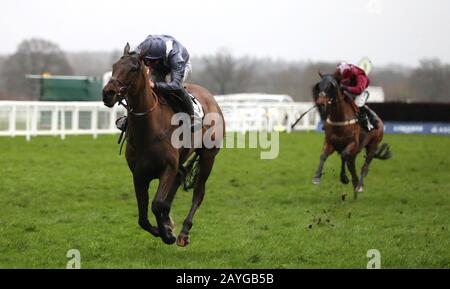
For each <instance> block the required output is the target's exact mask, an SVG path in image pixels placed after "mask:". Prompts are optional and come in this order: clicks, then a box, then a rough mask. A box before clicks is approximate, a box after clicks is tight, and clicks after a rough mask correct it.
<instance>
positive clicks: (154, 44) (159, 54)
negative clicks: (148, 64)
mask: <svg viewBox="0 0 450 289" xmlns="http://www.w3.org/2000/svg"><path fill="white" fill-rule="evenodd" d="M136 52H137V53H139V54H140V55H142V56H143V58H144V60H146V61H155V60H159V59H161V58H163V57H164V56H165V54H166V44H165V42H164V40H163V39H160V38H150V37H149V38H148V39H147V40H146V41H144V42H143V43H142V44H141V45H139V46H138V48H137V49H136Z"/></svg>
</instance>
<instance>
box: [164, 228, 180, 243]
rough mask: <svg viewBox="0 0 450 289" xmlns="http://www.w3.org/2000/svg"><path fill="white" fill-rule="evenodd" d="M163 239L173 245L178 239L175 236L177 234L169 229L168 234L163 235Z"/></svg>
mask: <svg viewBox="0 0 450 289" xmlns="http://www.w3.org/2000/svg"><path fill="white" fill-rule="evenodd" d="M161 239H162V240H163V242H164V244H166V245H172V244H174V243H175V241H176V240H177V239H176V238H175V236H174V235H173V234H172V231H171V230H168V231H167V234H165V236H164V237H161Z"/></svg>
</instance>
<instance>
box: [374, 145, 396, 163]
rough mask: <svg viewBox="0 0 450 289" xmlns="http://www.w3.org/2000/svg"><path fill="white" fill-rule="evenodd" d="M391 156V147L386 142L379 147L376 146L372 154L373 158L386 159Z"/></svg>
mask: <svg viewBox="0 0 450 289" xmlns="http://www.w3.org/2000/svg"><path fill="white" fill-rule="evenodd" d="M391 157H392V153H391V147H390V146H389V145H388V144H387V143H385V144H382V145H381V147H379V148H378V150H377V152H376V153H375V156H374V158H376V159H379V160H388V159H390V158H391Z"/></svg>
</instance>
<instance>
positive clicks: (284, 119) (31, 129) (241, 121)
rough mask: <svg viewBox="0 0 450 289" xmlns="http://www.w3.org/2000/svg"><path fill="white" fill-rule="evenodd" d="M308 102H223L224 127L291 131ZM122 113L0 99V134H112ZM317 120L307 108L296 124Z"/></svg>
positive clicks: (305, 126) (302, 126)
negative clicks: (307, 113)
mask: <svg viewBox="0 0 450 289" xmlns="http://www.w3.org/2000/svg"><path fill="white" fill-rule="evenodd" d="M312 105H313V104H312V103H283V104H272V103H258V102H255V103H234V102H223V103H220V107H221V108H222V110H223V113H224V117H225V122H226V126H227V131H230V132H232V131H234V132H247V131H272V130H284V131H287V132H290V131H291V127H290V126H291V124H292V123H293V122H295V120H296V119H297V117H299V116H300V115H301V114H302V113H303V112H305V111H306V110H307V109H308V108H310V107H311V106H312ZM125 113H126V111H125V109H124V108H123V107H118V106H115V107H114V108H112V109H109V108H107V107H105V106H104V105H103V103H102V102H39V101H38V102H35V101H32V102H31V101H0V136H11V137H14V136H25V137H26V138H27V139H28V140H30V139H31V137H33V136H42V135H47V136H60V137H61V138H62V139H64V138H65V137H66V135H92V136H93V137H94V138H96V137H97V136H98V135H101V134H116V133H118V132H119V131H118V130H117V128H116V126H115V122H116V119H117V118H118V117H119V116H121V115H124V114H125ZM319 121H320V118H319V115H318V113H317V112H311V113H310V114H309V115H307V116H306V117H305V118H304V119H303V120H302V121H301V122H300V123H299V124H298V126H297V127H296V129H297V130H314V129H316V127H317V124H318V122H319Z"/></svg>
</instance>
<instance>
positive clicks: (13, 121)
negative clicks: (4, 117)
mask: <svg viewBox="0 0 450 289" xmlns="http://www.w3.org/2000/svg"><path fill="white" fill-rule="evenodd" d="M16 115H17V106H16V105H15V104H11V111H10V113H9V124H8V125H9V133H10V134H11V137H15V136H16Z"/></svg>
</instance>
